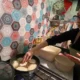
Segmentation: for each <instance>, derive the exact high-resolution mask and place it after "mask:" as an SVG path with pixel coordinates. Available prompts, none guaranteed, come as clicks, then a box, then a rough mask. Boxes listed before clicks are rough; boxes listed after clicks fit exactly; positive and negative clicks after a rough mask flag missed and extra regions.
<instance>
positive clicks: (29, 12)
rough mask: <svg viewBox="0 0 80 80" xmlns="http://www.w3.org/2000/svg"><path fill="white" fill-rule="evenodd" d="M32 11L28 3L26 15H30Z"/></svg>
mask: <svg viewBox="0 0 80 80" xmlns="http://www.w3.org/2000/svg"><path fill="white" fill-rule="evenodd" d="M32 13H33V8H32V7H31V6H29V5H28V7H27V14H28V15H32Z"/></svg>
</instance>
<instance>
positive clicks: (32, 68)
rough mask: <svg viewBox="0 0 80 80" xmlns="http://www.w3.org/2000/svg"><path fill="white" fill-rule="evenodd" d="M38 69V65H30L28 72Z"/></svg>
mask: <svg viewBox="0 0 80 80" xmlns="http://www.w3.org/2000/svg"><path fill="white" fill-rule="evenodd" d="M36 67H37V64H30V65H29V66H28V71H30V70H34V69H36Z"/></svg>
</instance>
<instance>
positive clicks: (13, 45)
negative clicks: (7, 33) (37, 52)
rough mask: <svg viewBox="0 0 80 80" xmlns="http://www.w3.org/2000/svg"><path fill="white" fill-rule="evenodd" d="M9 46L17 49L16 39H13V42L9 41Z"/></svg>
mask: <svg viewBox="0 0 80 80" xmlns="http://www.w3.org/2000/svg"><path fill="white" fill-rule="evenodd" d="M10 47H11V49H13V50H14V49H17V47H18V42H17V41H14V42H12V43H11V45H10Z"/></svg>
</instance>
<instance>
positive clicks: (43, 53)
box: [39, 46, 61, 61]
mask: <svg viewBox="0 0 80 80" xmlns="http://www.w3.org/2000/svg"><path fill="white" fill-rule="evenodd" d="M60 52H61V49H60V48H57V47H55V46H46V47H44V48H42V49H41V50H40V51H39V56H40V57H42V58H44V59H46V60H48V61H54V59H55V57H56V56H57V55H58V54H59V53H60Z"/></svg>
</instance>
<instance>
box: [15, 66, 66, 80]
mask: <svg viewBox="0 0 80 80" xmlns="http://www.w3.org/2000/svg"><path fill="white" fill-rule="evenodd" d="M14 80H67V79H66V78H64V77H62V76H60V75H59V74H56V73H55V72H53V71H51V70H50V69H48V68H46V67H44V66H43V65H40V66H39V68H38V69H37V70H36V71H35V72H34V73H33V74H32V75H26V74H23V75H20V74H16V75H15V78H14Z"/></svg>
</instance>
